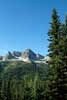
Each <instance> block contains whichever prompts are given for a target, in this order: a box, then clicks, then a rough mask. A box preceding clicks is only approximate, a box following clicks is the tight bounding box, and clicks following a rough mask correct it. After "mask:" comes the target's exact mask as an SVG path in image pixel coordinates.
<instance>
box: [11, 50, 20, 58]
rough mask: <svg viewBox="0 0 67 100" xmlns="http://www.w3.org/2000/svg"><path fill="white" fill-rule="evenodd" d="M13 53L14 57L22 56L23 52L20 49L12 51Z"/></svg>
mask: <svg viewBox="0 0 67 100" xmlns="http://www.w3.org/2000/svg"><path fill="white" fill-rule="evenodd" d="M12 55H13V56H14V57H20V56H21V52H19V51H13V52H12Z"/></svg>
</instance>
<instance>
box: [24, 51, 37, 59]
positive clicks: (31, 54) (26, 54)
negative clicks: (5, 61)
mask: <svg viewBox="0 0 67 100" xmlns="http://www.w3.org/2000/svg"><path fill="white" fill-rule="evenodd" d="M22 58H23V59H26V58H29V59H30V60H36V59H37V57H36V54H35V53H34V52H33V51H32V50H31V49H26V50H25V51H24V52H23V53H22Z"/></svg>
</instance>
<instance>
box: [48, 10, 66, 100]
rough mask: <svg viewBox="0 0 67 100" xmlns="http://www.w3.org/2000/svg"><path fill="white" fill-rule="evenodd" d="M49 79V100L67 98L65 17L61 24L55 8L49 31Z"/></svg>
mask: <svg viewBox="0 0 67 100" xmlns="http://www.w3.org/2000/svg"><path fill="white" fill-rule="evenodd" d="M49 41H50V45H49V56H50V57H51V64H50V79H49V85H48V86H49V92H48V93H49V100H60V99H61V100H67V98H66V95H67V93H66V91H67V50H66V49H65V48H66V46H67V17H66V23H65V25H61V24H60V22H59V17H58V15H57V12H56V10H55V9H54V10H53V14H52V22H51V29H50V31H49Z"/></svg>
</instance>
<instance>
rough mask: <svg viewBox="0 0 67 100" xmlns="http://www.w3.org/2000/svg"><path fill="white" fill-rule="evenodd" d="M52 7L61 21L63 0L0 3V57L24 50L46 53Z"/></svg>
mask: <svg viewBox="0 0 67 100" xmlns="http://www.w3.org/2000/svg"><path fill="white" fill-rule="evenodd" d="M53 8H56V9H57V11H58V13H59V15H60V16H61V17H60V18H61V20H62V21H64V16H65V14H66V12H67V0H0V54H5V53H6V52H7V51H8V50H9V51H13V50H19V51H23V50H24V49H26V48H31V49H32V50H33V51H35V52H37V53H38V52H39V53H41V54H44V55H45V54H47V50H48V40H47V39H48V36H47V32H48V29H49V23H50V19H51V13H52V9H53Z"/></svg>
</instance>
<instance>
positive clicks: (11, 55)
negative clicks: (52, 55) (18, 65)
mask: <svg viewBox="0 0 67 100" xmlns="http://www.w3.org/2000/svg"><path fill="white" fill-rule="evenodd" d="M48 58H49V57H44V56H43V55H41V54H36V53H35V52H33V51H32V50H31V49H26V50H25V51H23V52H19V51H13V52H10V51H9V52H8V53H7V54H6V55H5V56H0V60H3V61H19V60H21V61H24V62H32V61H34V62H45V61H47V60H49V59H48Z"/></svg>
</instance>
